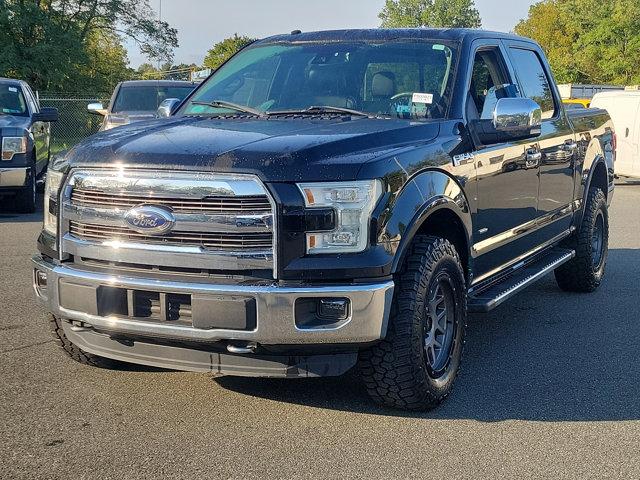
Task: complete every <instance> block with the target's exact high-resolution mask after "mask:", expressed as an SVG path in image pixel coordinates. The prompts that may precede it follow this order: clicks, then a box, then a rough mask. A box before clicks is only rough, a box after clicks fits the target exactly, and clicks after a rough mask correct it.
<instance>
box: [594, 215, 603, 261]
mask: <svg viewBox="0 0 640 480" xmlns="http://www.w3.org/2000/svg"><path fill="white" fill-rule="evenodd" d="M591 253H592V256H593V266H594V267H595V268H599V267H600V264H601V263H602V258H603V257H604V215H603V214H602V212H598V216H597V217H596V221H595V223H594V225H593V234H592V235H591Z"/></svg>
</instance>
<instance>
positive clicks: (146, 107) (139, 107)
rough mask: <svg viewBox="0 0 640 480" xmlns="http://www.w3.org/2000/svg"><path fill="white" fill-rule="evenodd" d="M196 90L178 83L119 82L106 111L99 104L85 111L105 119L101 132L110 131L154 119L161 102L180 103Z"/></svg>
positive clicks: (188, 84)
mask: <svg viewBox="0 0 640 480" xmlns="http://www.w3.org/2000/svg"><path fill="white" fill-rule="evenodd" d="M195 87H196V84H195V83H193V82H183V81H178V80H131V81H127V82H121V83H119V84H118V85H117V86H116V88H115V90H114V91H113V95H112V96H111V101H110V102H109V106H108V107H107V108H104V106H103V105H102V104H101V103H90V104H89V105H88V106H87V109H88V110H89V112H90V113H94V114H97V115H102V116H104V121H103V122H102V126H101V127H100V130H109V129H111V128H114V127H119V126H121V125H127V124H129V123H133V122H139V121H141V120H149V119H152V118H155V117H156V111H157V110H158V107H159V106H160V104H161V103H162V102H163V101H164V100H166V99H171V98H175V99H178V100H183V99H184V98H186V97H187V95H189V94H190V93H191V92H192V91H193V90H194V88H195Z"/></svg>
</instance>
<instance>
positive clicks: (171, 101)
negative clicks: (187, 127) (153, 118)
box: [156, 98, 182, 118]
mask: <svg viewBox="0 0 640 480" xmlns="http://www.w3.org/2000/svg"><path fill="white" fill-rule="evenodd" d="M181 102H182V101H181V100H180V99H178V98H167V99H166V100H164V101H163V102H162V103H161V104H160V106H159V107H158V111H157V113H156V115H157V116H158V118H168V117H170V116H171V115H173V114H174V113H175V112H176V110H178V107H179V106H180V103H181Z"/></svg>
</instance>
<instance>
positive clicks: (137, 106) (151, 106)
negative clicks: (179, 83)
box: [111, 85, 194, 113]
mask: <svg viewBox="0 0 640 480" xmlns="http://www.w3.org/2000/svg"><path fill="white" fill-rule="evenodd" d="M193 88H194V87H190V86H186V87H157V86H155V85H142V86H140V85H136V86H126V85H125V86H123V87H120V90H119V91H118V96H117V97H116V100H115V102H114V104H113V109H112V110H111V111H112V112H113V113H119V112H155V111H156V110H157V109H158V107H159V106H160V104H161V103H162V102H163V101H164V100H166V99H167V98H177V99H179V100H182V99H184V98H185V97H186V96H187V95H189V93H191V91H192V90H193Z"/></svg>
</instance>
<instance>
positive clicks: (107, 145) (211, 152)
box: [68, 117, 439, 181]
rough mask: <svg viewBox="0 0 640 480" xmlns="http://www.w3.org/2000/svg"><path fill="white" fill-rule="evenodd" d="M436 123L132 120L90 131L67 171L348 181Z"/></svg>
mask: <svg viewBox="0 0 640 480" xmlns="http://www.w3.org/2000/svg"><path fill="white" fill-rule="evenodd" d="M438 131H439V124H438V123H437V122H411V121H408V120H400V119H375V118H360V117H332V118H327V117H313V118H308V117H297V118H276V117H272V118H268V119H257V118H227V119H224V118H203V117H178V118H172V119H161V120H153V121H144V122H138V123H135V124H132V125H128V126H124V127H119V128H115V129H113V130H109V131H106V132H101V133H98V134H97V135H94V136H93V137H90V138H88V139H87V140H85V141H84V142H82V143H81V144H79V145H78V146H76V147H75V148H74V149H73V150H71V151H70V153H69V155H68V160H69V163H70V166H71V167H90V168H94V167H109V166H127V167H130V168H139V169H162V170H199V171H211V172H225V173H252V174H256V175H258V176H259V177H260V178H261V179H262V180H264V181H322V180H354V179H356V178H357V175H358V172H359V170H360V168H361V167H362V165H363V164H364V163H366V162H368V161H371V160H373V159H376V158H379V157H380V156H382V155H385V154H391V153H393V151H394V150H396V149H398V148H402V147H403V146H405V145H407V144H416V143H423V142H424V143H427V142H429V141H431V140H433V139H434V138H435V137H436V136H437V135H438Z"/></svg>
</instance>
